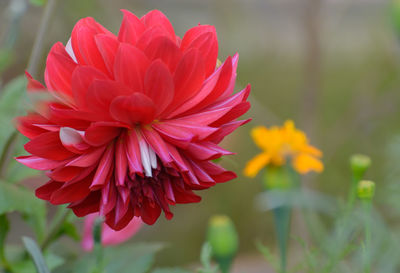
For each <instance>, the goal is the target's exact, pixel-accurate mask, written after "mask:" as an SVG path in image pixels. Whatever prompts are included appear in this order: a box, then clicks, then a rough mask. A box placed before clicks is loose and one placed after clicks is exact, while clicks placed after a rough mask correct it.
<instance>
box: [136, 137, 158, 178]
mask: <svg viewBox="0 0 400 273" xmlns="http://www.w3.org/2000/svg"><path fill="white" fill-rule="evenodd" d="M136 135H137V137H138V141H139V149H140V157H141V160H142V166H143V169H144V174H145V175H146V176H147V177H152V176H153V173H152V169H155V168H157V156H156V153H155V152H154V150H153V149H152V148H151V147H150V145H149V144H148V143H147V141H146V140H145V139H144V138H143V136H142V134H141V133H140V131H138V130H136Z"/></svg>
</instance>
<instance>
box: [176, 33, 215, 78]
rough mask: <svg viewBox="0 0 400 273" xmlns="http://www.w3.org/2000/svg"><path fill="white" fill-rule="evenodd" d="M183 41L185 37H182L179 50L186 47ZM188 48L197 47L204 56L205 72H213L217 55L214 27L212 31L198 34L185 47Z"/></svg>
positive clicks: (208, 73)
mask: <svg viewBox="0 0 400 273" xmlns="http://www.w3.org/2000/svg"><path fill="white" fill-rule="evenodd" d="M184 42H186V41H185V37H183V40H182V44H181V50H182V49H183V50H185V49H186V48H185V47H184V46H185V45H186V43H184ZM182 45H183V46H182ZM189 48H197V49H198V50H199V51H200V53H201V54H202V56H203V57H204V65H205V72H206V75H207V76H208V75H210V74H211V73H212V72H214V70H215V67H216V65H217V57H218V41H217V35H216V32H215V29H214V31H209V32H204V33H202V34H200V35H199V36H198V37H197V38H196V39H195V40H193V41H192V42H191V43H190V44H189V45H188V46H187V49H189ZM187 49H186V50H187Z"/></svg>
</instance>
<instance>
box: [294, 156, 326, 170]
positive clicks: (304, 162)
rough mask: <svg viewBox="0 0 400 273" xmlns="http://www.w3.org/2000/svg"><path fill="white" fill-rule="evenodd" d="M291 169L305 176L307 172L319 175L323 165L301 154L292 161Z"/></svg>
mask: <svg viewBox="0 0 400 273" xmlns="http://www.w3.org/2000/svg"><path fill="white" fill-rule="evenodd" d="M293 167H294V168H295V170H296V171H298V172H299V173H301V174H305V173H307V172H309V171H315V172H318V173H320V172H322V171H323V170H324V165H323V164H322V162H321V161H319V160H318V159H317V158H315V157H313V156H311V155H308V154H305V153H301V154H299V155H297V156H296V157H295V158H294V159H293Z"/></svg>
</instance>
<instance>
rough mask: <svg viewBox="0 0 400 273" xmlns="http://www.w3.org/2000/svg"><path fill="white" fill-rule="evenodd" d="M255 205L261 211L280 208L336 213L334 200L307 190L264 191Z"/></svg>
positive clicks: (257, 198)
mask: <svg viewBox="0 0 400 273" xmlns="http://www.w3.org/2000/svg"><path fill="white" fill-rule="evenodd" d="M256 205H257V207H258V208H259V209H260V210H263V211H268V210H273V209H276V208H279V207H282V206H288V207H297V208H303V209H310V210H313V211H319V212H324V213H327V214H334V213H335V212H336V211H337V203H336V200H335V199H334V198H332V197H330V196H328V195H325V194H322V193H319V192H316V191H312V190H308V189H302V190H269V191H265V192H262V193H260V194H259V195H258V196H257V197H256Z"/></svg>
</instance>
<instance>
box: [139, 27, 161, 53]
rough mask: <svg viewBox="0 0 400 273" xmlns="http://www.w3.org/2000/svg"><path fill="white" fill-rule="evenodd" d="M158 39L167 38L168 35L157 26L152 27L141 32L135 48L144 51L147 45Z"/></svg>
mask: <svg viewBox="0 0 400 273" xmlns="http://www.w3.org/2000/svg"><path fill="white" fill-rule="evenodd" d="M158 37H167V38H168V33H166V32H165V30H164V29H163V28H162V27H161V26H159V25H157V26H153V27H151V28H149V29H147V30H146V31H145V32H143V34H142V36H140V38H139V39H138V41H137V43H136V47H137V48H138V49H140V50H143V51H144V50H145V49H146V48H147V47H148V46H149V44H150V43H151V42H152V41H153V40H155V39H157V38H158Z"/></svg>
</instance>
